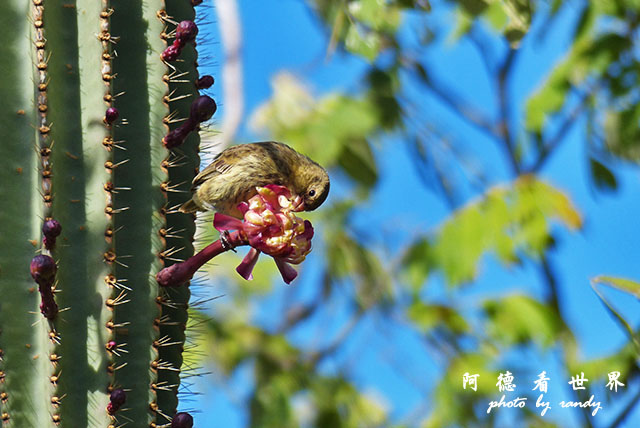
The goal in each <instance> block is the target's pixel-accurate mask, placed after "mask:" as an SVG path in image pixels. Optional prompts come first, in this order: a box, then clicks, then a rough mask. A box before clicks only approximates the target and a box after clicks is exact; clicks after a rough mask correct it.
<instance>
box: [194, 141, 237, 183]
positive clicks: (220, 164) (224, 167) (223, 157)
mask: <svg viewBox="0 0 640 428" xmlns="http://www.w3.org/2000/svg"><path fill="white" fill-rule="evenodd" d="M237 147H241V146H234V147H230V148H228V149H227V150H225V151H223V152H222V153H220V154H218V156H216V157H215V159H214V160H213V162H211V164H209V166H207V167H206V168H205V169H203V170H202V171H200V173H199V174H198V175H196V178H194V179H193V184H192V186H191V188H192V190H193V189H195V188H196V187H198V186H199V185H201V184H202V183H204V182H205V181H207V180H208V179H210V178H211V177H214V176H216V175H220V174H224V173H225V172H227V171H229V170H230V169H231V167H232V166H233V165H235V163H236V162H237V160H238V159H239V156H242V153H241V152H242V151H243V150H239V149H237Z"/></svg>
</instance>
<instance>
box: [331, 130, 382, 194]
mask: <svg viewBox="0 0 640 428" xmlns="http://www.w3.org/2000/svg"><path fill="white" fill-rule="evenodd" d="M338 164H339V165H340V166H341V167H342V169H344V171H345V172H346V173H347V174H349V176H350V177H351V178H353V179H354V180H355V181H356V182H358V183H359V184H361V185H363V186H364V187H366V188H370V187H373V185H374V184H376V182H377V181H378V169H377V166H376V160H375V158H374V157H373V152H372V151H371V147H370V146H369V144H368V143H367V141H366V140H363V139H354V140H352V141H351V143H346V144H345V145H344V146H343V148H342V153H341V154H340V156H339V158H338Z"/></svg>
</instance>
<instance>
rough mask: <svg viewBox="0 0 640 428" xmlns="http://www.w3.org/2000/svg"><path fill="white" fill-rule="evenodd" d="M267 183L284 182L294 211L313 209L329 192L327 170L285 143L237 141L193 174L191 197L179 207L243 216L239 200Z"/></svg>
mask: <svg viewBox="0 0 640 428" xmlns="http://www.w3.org/2000/svg"><path fill="white" fill-rule="evenodd" d="M267 184H277V185H281V186H286V187H287V188H288V189H289V190H290V191H291V193H292V198H293V205H294V210H295V211H313V210H315V209H316V208H318V207H319V206H320V205H322V203H323V202H324V201H325V199H327V195H328V194H329V175H328V174H327V171H325V169H324V168H323V167H321V166H320V165H318V164H317V163H316V162H314V161H312V160H311V159H309V158H308V157H306V156H304V155H302V154H300V153H298V152H296V151H295V150H293V149H292V148H291V147H289V146H287V145H286V144H283V143H278V142H275V141H267V142H260V143H250V144H240V145H237V146H232V147H229V148H228V149H226V150H224V151H223V152H221V153H220V154H219V155H218V156H216V158H215V159H214V160H213V162H212V163H211V164H210V165H209V166H208V167H206V168H205V169H204V170H203V171H202V172H200V174H198V175H197V176H196V178H195V179H194V180H193V185H192V187H191V190H192V192H193V196H192V199H191V200H189V201H188V202H186V203H185V204H184V205H182V206H181V207H180V211H182V212H184V213H192V212H195V211H217V212H219V213H222V214H227V215H230V216H233V217H237V218H242V214H241V213H240V211H239V210H238V208H237V206H238V204H239V203H240V202H243V201H246V200H248V199H249V198H251V197H252V196H254V195H255V194H256V189H255V188H256V187H257V186H266V185H267Z"/></svg>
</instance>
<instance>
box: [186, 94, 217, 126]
mask: <svg viewBox="0 0 640 428" xmlns="http://www.w3.org/2000/svg"><path fill="white" fill-rule="evenodd" d="M217 109H218V106H217V105H216V102H215V101H214V100H213V98H211V97H209V96H207V95H200V96H199V97H198V98H196V100H195V101H194V102H193V103H191V111H190V112H189V119H191V120H193V121H195V122H197V123H200V122H204V121H205V120H209V119H211V116H213V114H214V113H215V112H216V110H217Z"/></svg>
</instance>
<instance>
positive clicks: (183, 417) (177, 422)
mask: <svg viewBox="0 0 640 428" xmlns="http://www.w3.org/2000/svg"><path fill="white" fill-rule="evenodd" d="M171 428H193V417H192V416H191V415H190V414H189V413H187V412H180V413H176V415H175V416H174V417H173V419H172V420H171Z"/></svg>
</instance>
